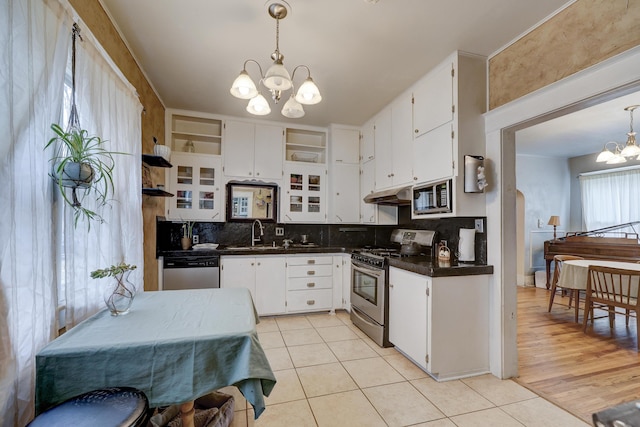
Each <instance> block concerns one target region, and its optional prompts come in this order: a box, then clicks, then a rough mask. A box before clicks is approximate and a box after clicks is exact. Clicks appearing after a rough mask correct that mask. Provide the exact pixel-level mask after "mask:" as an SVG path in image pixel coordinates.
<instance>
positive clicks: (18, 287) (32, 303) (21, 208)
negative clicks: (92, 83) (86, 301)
mask: <svg viewBox="0 0 640 427" xmlns="http://www.w3.org/2000/svg"><path fill="white" fill-rule="evenodd" d="M71 23H72V21H71V19H70V17H69V16H67V14H66V13H65V11H64V9H63V8H62V7H61V6H60V4H59V3H58V2H57V1H55V0H32V1H30V0H4V1H1V2H0V64H1V65H0V129H2V133H3V138H0V319H1V320H0V425H3V426H12V425H19V426H22V425H25V424H26V423H27V422H28V421H29V420H30V419H31V417H32V416H33V389H34V380H35V378H34V375H35V370H34V366H35V354H36V353H37V352H38V351H39V350H40V349H41V348H42V347H43V346H44V345H45V344H46V343H47V342H49V341H50V340H51V339H52V338H53V337H54V336H55V309H56V297H55V294H56V282H57V280H56V267H55V258H54V257H53V256H52V254H53V252H54V232H53V231H54V230H55V223H54V220H53V209H52V200H53V198H52V194H53V184H52V181H51V179H50V178H49V177H48V173H49V171H50V169H51V166H50V164H49V158H50V155H51V153H50V152H45V151H44V150H43V148H44V145H45V144H46V142H47V141H48V140H49V138H51V130H50V126H51V123H53V122H57V121H59V117H60V112H61V109H62V98H63V85H64V76H65V69H66V65H67V55H68V51H69V43H70V41H71V38H70V36H69V34H70V33H69V30H70V28H71Z"/></svg>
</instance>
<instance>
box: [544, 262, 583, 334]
mask: <svg viewBox="0 0 640 427" xmlns="http://www.w3.org/2000/svg"><path fill="white" fill-rule="evenodd" d="M579 259H584V258H582V257H580V256H575V255H555V256H554V257H553V279H552V280H551V295H549V309H548V310H547V311H548V312H549V313H551V307H553V300H554V298H555V296H556V291H557V289H558V288H561V289H563V290H567V291H569V292H570V297H569V308H571V304H572V301H573V302H575V319H576V323H577V322H578V310H579V309H580V290H579V289H575V288H570V287H568V286H563V287H560V286H558V279H559V278H560V272H561V271H562V263H563V262H565V261H573V260H579ZM574 300H575V301H574Z"/></svg>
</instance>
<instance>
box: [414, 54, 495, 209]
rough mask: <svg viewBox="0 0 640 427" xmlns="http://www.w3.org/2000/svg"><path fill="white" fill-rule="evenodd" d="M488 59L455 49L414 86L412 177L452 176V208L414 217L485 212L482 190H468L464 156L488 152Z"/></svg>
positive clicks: (420, 179) (425, 179)
mask: <svg viewBox="0 0 640 427" xmlns="http://www.w3.org/2000/svg"><path fill="white" fill-rule="evenodd" d="M485 75H486V69H485V60H484V58H480V57H477V56H472V55H467V54H463V53H461V52H457V51H456V52H454V53H452V54H451V55H449V56H448V57H447V58H446V59H445V60H444V61H443V62H441V63H440V65H438V66H437V67H435V68H434V69H433V70H432V71H430V72H429V73H427V74H426V75H425V76H424V77H423V78H422V79H420V80H419V81H418V82H417V83H416V84H415V85H414V87H413V88H412V91H413V124H414V126H413V127H414V129H413V149H412V153H413V155H412V159H413V173H414V177H413V178H414V179H413V182H414V183H416V184H423V183H431V182H437V181H441V180H444V179H452V181H453V182H452V190H453V192H452V212H449V213H436V214H432V213H431V214H422V215H412V218H413V219H420V218H437V217H446V216H484V215H485V212H486V210H485V196H484V194H483V193H465V192H464V156H465V155H472V156H484V151H485V147H484V145H485V144H484V120H483V117H482V114H483V113H484V112H485V94H486V82H485Z"/></svg>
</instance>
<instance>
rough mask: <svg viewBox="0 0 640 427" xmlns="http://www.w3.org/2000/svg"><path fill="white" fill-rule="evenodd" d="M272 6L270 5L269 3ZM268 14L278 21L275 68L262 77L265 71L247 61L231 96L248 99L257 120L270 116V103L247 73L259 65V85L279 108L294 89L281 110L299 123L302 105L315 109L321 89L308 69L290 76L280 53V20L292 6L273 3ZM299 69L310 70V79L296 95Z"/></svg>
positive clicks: (249, 109)
mask: <svg viewBox="0 0 640 427" xmlns="http://www.w3.org/2000/svg"><path fill="white" fill-rule="evenodd" d="M267 3H269V2H267ZM267 10H268V12H269V15H270V16H271V17H272V18H274V19H275V20H276V50H275V51H274V52H273V53H272V54H271V59H272V60H273V64H271V66H270V67H269V69H268V70H267V73H266V74H263V73H262V67H261V66H260V64H259V63H258V61H255V60H253V59H247V60H246V61H245V62H244V66H243V68H242V71H241V72H240V75H239V76H238V77H237V78H236V79H235V80H234V82H233V85H232V86H231V90H230V92H231V95H233V96H235V97H236V98H240V99H248V100H249V105H247V111H248V112H249V113H251V114H255V115H258V116H264V115H267V114H269V113H270V112H271V108H270V107H269V103H268V102H267V100H266V99H265V97H264V96H262V94H261V93H260V91H259V90H258V88H257V87H256V84H255V83H254V82H253V80H252V79H251V77H249V73H247V64H248V63H249V62H253V63H255V64H257V65H258V68H259V69H260V81H259V82H258V84H262V85H264V86H265V87H266V88H267V89H269V91H270V92H271V98H272V99H273V101H274V102H275V103H276V104H277V103H278V101H280V98H281V97H282V92H283V91H286V90H289V89H291V96H290V97H289V99H288V100H287V102H285V104H284V106H283V107H282V115H283V116H285V117H288V118H290V119H297V118H300V117H302V116H304V110H303V109H302V104H304V105H313V104H317V103H318V102H320V101H321V100H322V96H320V91H319V90H318V87H317V86H316V84H315V83H314V82H313V79H311V71H310V70H309V67H307V66H306V65H298V66H297V67H295V68H294V69H293V73H291V75H289V72H288V71H287V69H286V68H284V65H283V64H282V60H283V59H284V56H283V55H282V54H281V53H280V47H279V39H280V20H281V19H284V17H286V16H287V13H288V11H289V10H290V6H289V4H288V3H287V2H286V1H284V0H280V2H274V3H270V4H268V7H267ZM299 68H304V69H305V70H307V79H306V80H305V81H304V82H303V83H302V85H300V87H299V88H298V91H297V92H296V93H295V95H294V92H295V88H294V86H293V78H294V77H295V75H296V71H297V70H298V69H299Z"/></svg>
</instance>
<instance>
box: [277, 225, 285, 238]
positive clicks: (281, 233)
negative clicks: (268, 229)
mask: <svg viewBox="0 0 640 427" xmlns="http://www.w3.org/2000/svg"><path fill="white" fill-rule="evenodd" d="M276 236H284V227H276Z"/></svg>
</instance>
